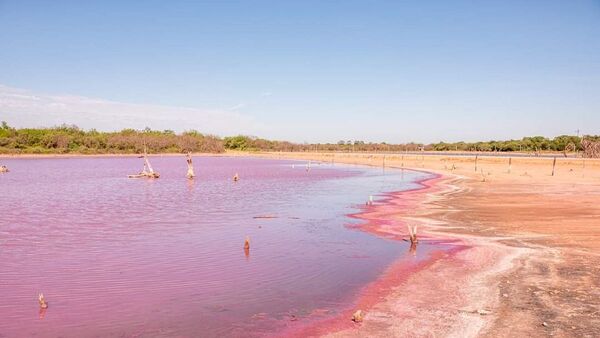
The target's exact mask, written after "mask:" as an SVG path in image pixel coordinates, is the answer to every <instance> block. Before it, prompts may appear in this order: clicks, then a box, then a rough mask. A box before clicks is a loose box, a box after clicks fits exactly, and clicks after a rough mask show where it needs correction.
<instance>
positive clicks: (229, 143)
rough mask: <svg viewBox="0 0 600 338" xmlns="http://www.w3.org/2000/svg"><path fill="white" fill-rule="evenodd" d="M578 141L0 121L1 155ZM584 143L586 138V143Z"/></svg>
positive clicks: (575, 144)
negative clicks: (273, 135) (353, 136)
mask: <svg viewBox="0 0 600 338" xmlns="http://www.w3.org/2000/svg"><path fill="white" fill-rule="evenodd" d="M582 139H585V140H588V141H593V142H600V136H584V137H583V138H581V137H577V136H571V135H561V136H557V137H554V138H546V137H543V136H535V137H524V138H522V139H520V140H507V141H487V142H454V143H446V142H438V143H431V144H420V143H404V144H388V143H385V142H380V143H372V142H368V143H367V142H363V141H357V140H349V141H344V140H341V141H339V142H337V143H318V144H315V143H292V142H288V141H274V140H267V139H262V138H258V137H252V136H244V135H238V136H232V137H224V138H221V137H218V136H214V135H207V134H202V133H200V132H198V131H195V130H191V131H185V132H183V133H179V134H177V133H175V132H173V131H172V130H162V131H159V130H152V129H150V128H146V129H144V130H134V129H123V130H121V131H117V132H102V131H97V130H95V129H91V130H87V131H86V130H82V129H80V128H78V127H77V126H74V125H61V126H57V127H52V128H20V129H17V128H13V127H11V126H9V125H8V124H7V123H6V122H2V123H1V124H0V153H3V154H57V153H58V154H61V153H76V154H112V153H119V154H133V153H141V152H143V151H144V148H146V149H147V151H148V152H149V153H183V152H188V151H191V152H205V153H221V152H224V151H225V150H227V149H229V150H241V151H296V152H297V151H301V152H307V151H337V152H350V151H355V152H405V151H412V152H414V151H423V150H424V151H461V152H467V151H478V152H494V151H497V152H510V151H520V152H530V153H537V152H542V151H553V152H565V153H566V152H576V151H581V150H583V146H582ZM584 145H585V142H584Z"/></svg>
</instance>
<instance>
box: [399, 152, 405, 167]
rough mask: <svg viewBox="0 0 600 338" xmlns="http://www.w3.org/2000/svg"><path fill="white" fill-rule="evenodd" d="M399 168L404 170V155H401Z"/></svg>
mask: <svg viewBox="0 0 600 338" xmlns="http://www.w3.org/2000/svg"><path fill="white" fill-rule="evenodd" d="M400 167H401V168H404V155H402V164H401V165H400Z"/></svg>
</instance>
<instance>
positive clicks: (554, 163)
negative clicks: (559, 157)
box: [552, 156, 556, 176]
mask: <svg viewBox="0 0 600 338" xmlns="http://www.w3.org/2000/svg"><path fill="white" fill-rule="evenodd" d="M554 168H556V156H554V161H552V176H554Z"/></svg>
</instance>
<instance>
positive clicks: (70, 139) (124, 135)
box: [0, 122, 225, 154]
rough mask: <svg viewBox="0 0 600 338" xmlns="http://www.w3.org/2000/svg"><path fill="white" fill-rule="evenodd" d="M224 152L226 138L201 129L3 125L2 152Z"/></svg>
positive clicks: (4, 123)
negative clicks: (111, 129) (103, 129)
mask: <svg viewBox="0 0 600 338" xmlns="http://www.w3.org/2000/svg"><path fill="white" fill-rule="evenodd" d="M144 145H146V146H147V149H148V152H149V153H180V152H186V151H192V152H208V153H218V152H223V151H224V150H225V149H224V148H223V140H221V139H220V138H218V137H216V136H211V135H204V134H201V133H199V132H197V131H186V132H184V133H182V134H175V133H174V132H173V131H171V130H164V131H156V130H150V129H148V128H147V129H145V130H142V131H138V130H133V129H124V130H121V131H119V132H99V131H96V130H93V129H92V130H89V131H84V130H81V129H79V128H78V127H77V126H69V125H62V126H59V127H54V128H44V129H32V128H24V129H15V128H11V127H10V126H9V125H8V124H7V123H6V122H2V124H1V125H0V153H4V154H21V153H22V154H64V153H79V154H109V153H118V154H130V153H140V152H143V150H144Z"/></svg>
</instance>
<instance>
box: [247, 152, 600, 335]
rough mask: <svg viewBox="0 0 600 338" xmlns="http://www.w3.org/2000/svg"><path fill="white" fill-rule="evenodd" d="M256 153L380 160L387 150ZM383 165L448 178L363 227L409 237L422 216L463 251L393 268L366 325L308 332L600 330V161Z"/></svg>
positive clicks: (374, 297)
mask: <svg viewBox="0 0 600 338" xmlns="http://www.w3.org/2000/svg"><path fill="white" fill-rule="evenodd" d="M255 155H256V154H255ZM258 156H264V157H272V158H295V159H304V160H308V159H311V160H318V161H323V162H329V163H330V162H332V161H333V162H334V163H335V162H337V163H351V164H364V165H373V166H383V164H384V159H383V155H365V154H343V155H341V154H335V155H332V154H319V153H271V154H269V153H263V154H259V155H258ZM475 165H477V170H475ZM385 166H386V167H395V168H400V167H404V168H407V169H408V168H412V169H417V170H427V171H430V172H435V173H439V174H441V175H442V176H441V178H438V179H435V180H433V181H432V182H429V183H427V182H425V183H426V184H427V185H429V187H428V188H427V189H423V190H419V191H416V192H407V193H399V194H397V196H394V200H393V202H392V203H395V204H396V205H397V207H396V208H393V210H389V209H387V210H377V208H376V207H375V208H374V209H373V211H372V212H375V213H379V214H378V215H377V217H387V219H390V220H394V221H396V222H394V223H393V224H392V225H389V224H388V225H385V224H384V225H377V224H375V225H373V224H370V225H369V224H368V223H367V224H366V225H365V227H366V228H365V230H366V231H370V232H373V233H374V234H377V235H381V236H397V237H398V238H402V237H406V233H407V231H406V226H405V224H406V223H410V224H419V225H420V226H419V229H420V235H421V236H424V237H425V239H426V240H428V239H437V240H452V239H454V240H460V241H461V243H463V244H464V246H465V247H466V248H465V249H464V250H458V251H457V252H455V253H454V254H452V255H448V257H437V259H436V260H435V261H434V262H432V263H431V264H429V265H427V266H426V267H424V268H422V269H418V270H415V271H413V272H411V274H410V276H409V277H408V278H404V279H398V278H396V279H394V278H391V279H390V275H391V276H393V275H394V271H397V269H400V268H399V267H398V266H392V267H390V269H389V271H388V272H387V273H386V274H384V276H382V277H381V279H380V280H379V281H377V282H375V283H374V285H371V286H369V287H367V288H366V289H365V291H364V292H363V294H361V295H359V300H358V302H357V308H359V307H360V308H361V309H362V310H363V311H365V312H366V316H365V320H364V322H363V323H361V324H353V323H351V322H350V323H349V324H344V325H341V324H339V323H335V322H334V323H332V322H330V323H328V324H325V325H320V326H319V325H317V327H316V328H314V329H313V330H312V331H306V332H305V333H308V334H309V335H326V336H330V337H365V336H371V337H374V336H378V337H390V336H396V337H407V336H443V337H472V336H490V337H515V336H519V337H522V336H536V337H538V336H558V337H598V336H600V249H598V244H600V224H599V223H598V222H599V220H600V203H599V201H600V161H598V160H585V161H583V160H582V159H560V158H559V159H557V161H556V166H555V167H554V175H552V171H553V159H551V158H550V159H547V158H544V159H538V158H513V159H511V160H510V167H509V159H508V158H478V159H477V164H475V159H474V157H446V156H415V155H411V156H402V155H395V156H390V155H386V158H385ZM417 250H418V248H417ZM398 264H401V262H399V263H398ZM390 283H392V284H393V285H389V284H390ZM377 285H385V287H381V288H378V287H377ZM343 315H344V316H347V314H346V313H345V314H343ZM341 320H344V318H341ZM345 320H346V321H347V322H349V318H345ZM324 328H325V329H326V330H323V329H324Z"/></svg>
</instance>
